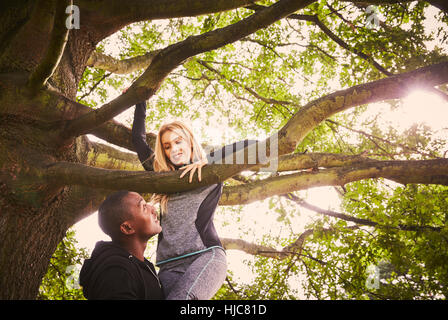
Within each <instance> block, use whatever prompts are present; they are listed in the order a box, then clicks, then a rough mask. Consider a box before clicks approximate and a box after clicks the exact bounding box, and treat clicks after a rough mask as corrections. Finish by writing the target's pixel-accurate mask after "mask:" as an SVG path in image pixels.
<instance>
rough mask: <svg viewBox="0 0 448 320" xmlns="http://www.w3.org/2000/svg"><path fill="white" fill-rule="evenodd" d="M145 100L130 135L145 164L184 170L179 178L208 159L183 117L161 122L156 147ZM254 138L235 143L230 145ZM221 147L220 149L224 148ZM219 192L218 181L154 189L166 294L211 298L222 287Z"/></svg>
mask: <svg viewBox="0 0 448 320" xmlns="http://www.w3.org/2000/svg"><path fill="white" fill-rule="evenodd" d="M145 117H146V102H142V103H138V104H137V105H136V106H135V113H134V124H133V127H132V141H133V144H134V146H135V149H136V151H137V154H138V157H139V159H140V162H141V163H142V165H143V167H144V168H145V170H150V171H156V172H163V171H173V170H184V172H183V173H182V174H181V176H180V178H182V177H183V176H184V175H186V174H187V173H188V172H190V177H189V181H190V182H191V181H192V178H193V175H194V173H195V171H196V170H197V171H198V179H199V181H200V180H201V168H202V167H203V166H204V165H206V164H208V163H210V162H212V159H213V153H212V154H210V155H207V156H206V155H205V153H204V151H203V149H202V148H201V146H200V144H199V143H197V141H196V139H195V138H194V135H193V133H192V131H191V130H190V129H189V128H188V127H187V126H186V125H185V124H183V123H182V122H180V121H174V122H171V123H168V124H165V125H163V126H162V127H161V128H160V130H159V133H158V135H157V139H156V145H155V151H153V150H152V149H151V148H150V147H149V146H148V144H147V143H146V132H145V131H146V130H145ZM254 142H256V141H248V140H245V141H244V144H241V143H234V144H233V150H234V151H237V149H238V148H241V147H243V145H244V147H245V146H247V145H248V144H249V143H254ZM225 149H226V147H224V148H223V149H222V150H221V152H222V154H223V153H224V150H225ZM221 193H222V183H217V184H214V185H210V186H206V187H200V188H197V189H195V190H192V191H187V192H181V193H175V194H171V195H169V196H168V195H163V194H157V195H154V196H153V198H152V201H153V202H156V203H160V208H161V217H160V221H161V226H162V232H161V233H160V234H159V241H158V245H157V258H156V265H157V266H159V267H160V270H159V278H160V281H161V283H162V287H163V290H164V293H165V296H166V297H167V299H171V300H172V299H176V300H179V299H180V300H190V299H200V300H205V299H210V298H212V297H213V296H214V294H215V293H216V292H217V291H218V289H219V288H220V287H221V285H222V283H223V281H224V279H225V277H226V271H227V262H226V253H225V251H224V249H223V247H222V244H221V242H220V240H219V237H218V234H217V233H216V230H215V227H214V224H213V216H214V213H215V210H216V207H217V205H218V202H219V199H220V197H221Z"/></svg>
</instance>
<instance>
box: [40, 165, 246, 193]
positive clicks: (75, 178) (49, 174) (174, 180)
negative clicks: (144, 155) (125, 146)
mask: <svg viewBox="0 0 448 320" xmlns="http://www.w3.org/2000/svg"><path fill="white" fill-rule="evenodd" d="M250 166H253V165H247V164H246V165H244V164H240V165H238V164H233V165H230V164H213V165H207V166H205V167H203V168H202V181H201V182H199V181H198V180H197V176H195V177H196V179H193V182H192V183H189V182H188V175H186V176H184V177H183V178H182V179H179V176H180V174H181V173H182V172H181V171H174V172H173V171H171V172H153V171H143V170H139V171H127V170H109V169H102V168H94V167H90V166H87V165H84V164H79V163H71V162H57V163H48V164H46V165H45V166H43V167H42V168H41V169H40V174H39V178H40V179H41V182H42V183H47V184H50V185H52V186H53V187H57V186H65V185H81V186H88V187H91V188H100V189H109V190H121V189H124V190H130V191H135V192H139V193H164V194H171V193H175V192H182V191H188V190H193V189H196V188H199V187H204V186H207V185H211V184H214V183H218V182H222V181H225V180H226V179H228V178H230V177H231V176H233V175H235V174H236V173H238V172H241V171H243V170H244V169H245V168H248V167H250Z"/></svg>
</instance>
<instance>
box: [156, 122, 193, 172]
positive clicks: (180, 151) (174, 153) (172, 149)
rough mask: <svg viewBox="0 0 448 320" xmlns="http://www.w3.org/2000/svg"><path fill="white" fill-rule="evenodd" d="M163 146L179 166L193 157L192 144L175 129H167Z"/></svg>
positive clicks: (163, 138) (166, 153)
mask: <svg viewBox="0 0 448 320" xmlns="http://www.w3.org/2000/svg"><path fill="white" fill-rule="evenodd" d="M161 141H162V148H163V151H164V152H165V155H166V157H167V158H168V159H170V160H171V162H172V163H174V164H175V165H177V166H179V165H182V164H187V163H189V162H190V159H191V144H190V143H189V142H188V141H187V140H186V139H184V137H183V136H181V135H179V134H177V133H176V132H173V131H166V132H165V133H164V134H163V135H162V137H161Z"/></svg>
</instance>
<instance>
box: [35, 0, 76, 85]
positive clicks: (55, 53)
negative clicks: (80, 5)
mask: <svg viewBox="0 0 448 320" xmlns="http://www.w3.org/2000/svg"><path fill="white" fill-rule="evenodd" d="M55 2H56V4H55V7H56V10H55V14H54V22H53V30H52V32H51V36H50V41H49V44H48V47H47V52H46V53H45V56H44V58H43V59H42V61H41V62H40V64H39V65H38V66H37V67H36V69H35V70H34V71H33V72H32V73H31V75H30V77H29V81H28V87H29V88H30V90H31V92H36V91H37V90H38V89H40V88H42V87H43V86H45V84H46V83H47V81H48V79H49V78H50V77H51V76H52V75H53V73H54V71H55V70H56V67H57V66H58V64H59V61H60V60H61V57H62V54H63V52H64V49H65V44H66V43H67V40H68V33H69V29H68V28H67V27H66V25H65V20H66V18H67V16H66V14H65V9H66V7H67V6H69V5H72V0H64V1H62V0H58V1H55Z"/></svg>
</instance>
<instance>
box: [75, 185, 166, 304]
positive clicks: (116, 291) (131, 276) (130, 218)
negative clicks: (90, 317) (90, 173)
mask: <svg viewBox="0 0 448 320" xmlns="http://www.w3.org/2000/svg"><path fill="white" fill-rule="evenodd" d="M98 223H99V225H100V227H101V229H102V230H103V232H104V233H106V234H107V235H109V236H110V237H111V239H112V241H110V242H104V241H100V242H97V244H96V246H95V249H94V250H93V252H92V256H91V258H90V259H87V260H85V262H84V265H83V267H82V269H81V273H80V284H81V286H82V287H83V293H84V296H85V297H86V298H87V299H89V300H90V299H101V300H106V299H120V300H123V299H139V300H143V299H149V300H161V299H164V296H163V291H162V288H161V286H160V282H159V278H158V276H157V273H156V270H155V269H154V266H153V264H152V263H151V262H149V261H148V260H146V259H145V257H144V256H143V253H144V251H145V249H146V244H147V242H148V240H149V239H150V238H151V237H152V236H154V235H156V234H158V233H160V232H161V231H162V228H161V226H160V223H159V221H158V220H157V214H156V210H155V208H154V207H153V206H151V205H149V204H147V203H146V201H145V200H144V199H143V198H142V196H140V195H139V194H138V193H135V192H129V191H118V192H116V193H113V194H111V195H110V196H108V197H107V198H106V200H105V201H104V202H103V203H102V204H101V206H100V208H99V210H98Z"/></svg>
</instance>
